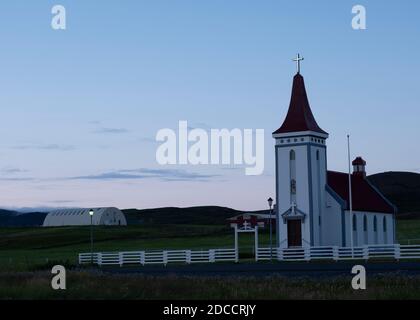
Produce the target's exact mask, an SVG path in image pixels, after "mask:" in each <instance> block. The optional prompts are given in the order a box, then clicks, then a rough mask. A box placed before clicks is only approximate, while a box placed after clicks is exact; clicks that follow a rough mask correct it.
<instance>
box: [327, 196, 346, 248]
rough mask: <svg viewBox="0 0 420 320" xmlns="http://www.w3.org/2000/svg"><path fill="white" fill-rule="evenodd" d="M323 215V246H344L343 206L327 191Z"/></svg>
mask: <svg viewBox="0 0 420 320" xmlns="http://www.w3.org/2000/svg"><path fill="white" fill-rule="evenodd" d="M325 196H326V201H325V209H324V213H323V226H322V227H323V230H324V231H325V232H323V244H322V245H323V246H340V247H341V246H342V243H343V239H342V226H341V212H342V211H341V205H340V204H339V203H338V202H337V201H336V200H335V199H334V197H333V196H331V195H330V194H329V193H328V192H327V191H325Z"/></svg>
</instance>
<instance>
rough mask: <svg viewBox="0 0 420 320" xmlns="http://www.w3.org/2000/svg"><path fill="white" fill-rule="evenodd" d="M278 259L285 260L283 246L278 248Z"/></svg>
mask: <svg viewBox="0 0 420 320" xmlns="http://www.w3.org/2000/svg"><path fill="white" fill-rule="evenodd" d="M277 260H279V261H283V260H284V255H283V248H277Z"/></svg>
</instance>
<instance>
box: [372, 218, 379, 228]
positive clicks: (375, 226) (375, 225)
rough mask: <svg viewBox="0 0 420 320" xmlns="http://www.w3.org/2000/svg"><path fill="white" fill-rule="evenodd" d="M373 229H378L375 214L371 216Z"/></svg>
mask: <svg viewBox="0 0 420 320" xmlns="http://www.w3.org/2000/svg"><path fill="white" fill-rule="evenodd" d="M373 231H375V232H376V231H378V220H377V219H376V216H374V217H373Z"/></svg>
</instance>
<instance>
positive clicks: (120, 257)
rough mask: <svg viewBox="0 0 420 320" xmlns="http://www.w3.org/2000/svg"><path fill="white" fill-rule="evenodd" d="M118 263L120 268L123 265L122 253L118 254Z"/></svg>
mask: <svg viewBox="0 0 420 320" xmlns="http://www.w3.org/2000/svg"><path fill="white" fill-rule="evenodd" d="M118 263H119V265H120V267H122V266H123V264H124V253H122V252H120V253H119V254H118Z"/></svg>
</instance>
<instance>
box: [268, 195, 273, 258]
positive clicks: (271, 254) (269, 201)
mask: <svg viewBox="0 0 420 320" xmlns="http://www.w3.org/2000/svg"><path fill="white" fill-rule="evenodd" d="M267 202H268V206H269V207H270V219H269V221H270V261H272V260H273V236H272V234H273V231H272V223H271V215H272V211H273V209H272V208H273V199H271V197H270V198H268V200H267Z"/></svg>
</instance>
